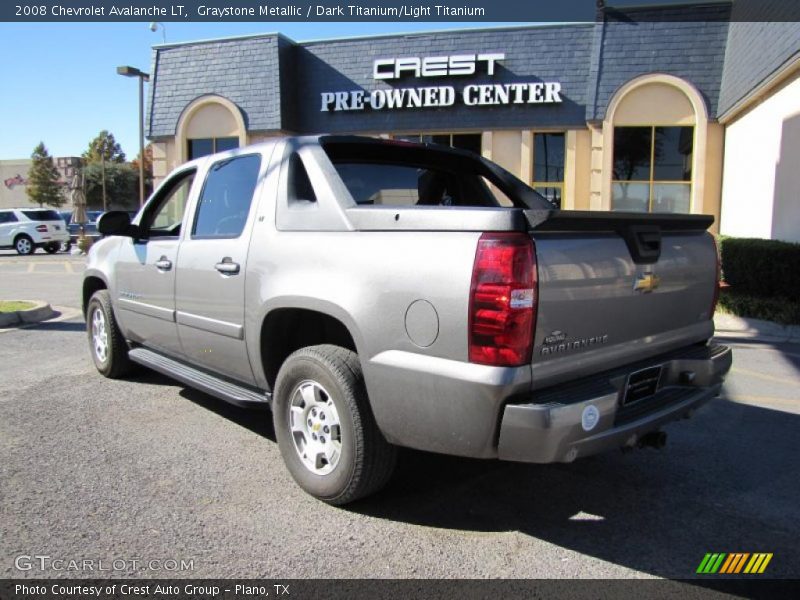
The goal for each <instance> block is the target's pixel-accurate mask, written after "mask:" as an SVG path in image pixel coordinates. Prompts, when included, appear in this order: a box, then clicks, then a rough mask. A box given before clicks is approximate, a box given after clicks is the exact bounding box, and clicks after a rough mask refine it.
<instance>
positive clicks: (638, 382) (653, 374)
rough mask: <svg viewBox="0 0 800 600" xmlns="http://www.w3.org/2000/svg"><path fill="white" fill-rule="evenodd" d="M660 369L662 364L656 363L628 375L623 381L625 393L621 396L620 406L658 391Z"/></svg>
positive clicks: (632, 402)
mask: <svg viewBox="0 0 800 600" xmlns="http://www.w3.org/2000/svg"><path fill="white" fill-rule="evenodd" d="M662 370H663V367H662V365H656V366H655V367H647V368H646V369H640V370H639V371H634V372H633V373H631V374H630V375H628V380H627V381H626V382H625V394H623V396H622V406H628V405H630V404H634V403H636V402H638V401H639V400H644V399H645V398H649V397H650V396H652V395H653V394H655V393H656V391H658V382H659V380H660V379H661V371H662Z"/></svg>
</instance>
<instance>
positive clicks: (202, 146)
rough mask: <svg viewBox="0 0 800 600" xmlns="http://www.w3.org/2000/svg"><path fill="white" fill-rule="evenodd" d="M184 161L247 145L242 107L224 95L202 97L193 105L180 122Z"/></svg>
mask: <svg viewBox="0 0 800 600" xmlns="http://www.w3.org/2000/svg"><path fill="white" fill-rule="evenodd" d="M176 138H177V139H176V141H177V144H178V146H179V148H180V150H179V152H180V158H181V162H185V161H187V160H192V159H195V158H200V157H201V156H206V155H208V154H214V153H215V152H222V151H224V150H231V149H233V148H239V147H240V146H244V145H245V143H246V132H245V127H244V119H243V118H242V114H241V111H240V110H239V108H238V107H237V106H236V105H235V104H233V103H232V102H230V101H229V100H228V99H226V98H223V97H221V96H202V97H201V98H198V99H196V100H195V101H194V102H192V103H191V104H189V106H187V107H186V108H185V109H184V111H183V114H182V115H181V118H180V120H179V121H178V132H177V136H176Z"/></svg>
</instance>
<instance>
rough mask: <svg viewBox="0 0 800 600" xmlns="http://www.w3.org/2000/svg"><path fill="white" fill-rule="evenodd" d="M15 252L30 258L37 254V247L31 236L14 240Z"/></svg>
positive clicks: (22, 236) (18, 237)
mask: <svg viewBox="0 0 800 600" xmlns="http://www.w3.org/2000/svg"><path fill="white" fill-rule="evenodd" d="M14 250H16V251H17V254H21V255H22V256H28V255H29V254H33V253H34V252H36V245H35V244H34V243H33V240H32V239H31V238H30V237H29V236H27V235H25V234H22V235H18V236H17V237H16V238H14Z"/></svg>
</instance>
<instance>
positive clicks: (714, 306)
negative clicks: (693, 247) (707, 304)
mask: <svg viewBox="0 0 800 600" xmlns="http://www.w3.org/2000/svg"><path fill="white" fill-rule="evenodd" d="M711 241H712V242H714V255H715V257H716V259H717V271H716V275H715V276H714V295H713V296H712V299H711V312H710V313H709V317H708V318H709V319H713V318H714V312H715V311H716V310H717V301H718V300H719V280H720V277H722V257H721V256H720V254H719V245H718V244H717V238H715V237H714V236H713V235H712V236H711Z"/></svg>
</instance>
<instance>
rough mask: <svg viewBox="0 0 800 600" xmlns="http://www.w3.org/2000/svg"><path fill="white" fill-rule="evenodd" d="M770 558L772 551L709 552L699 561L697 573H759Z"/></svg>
mask: <svg viewBox="0 0 800 600" xmlns="http://www.w3.org/2000/svg"><path fill="white" fill-rule="evenodd" d="M771 560H772V552H754V553H750V552H731V553H726V552H709V553H707V554H706V555H705V556H704V557H703V560H702V561H700V566H699V567H697V571H696V572H697V573H700V574H702V575H714V574H717V575H723V574H725V575H736V574H739V573H747V574H750V575H755V574H761V573H763V572H764V571H766V569H767V565H768V564H769V561H771Z"/></svg>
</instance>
